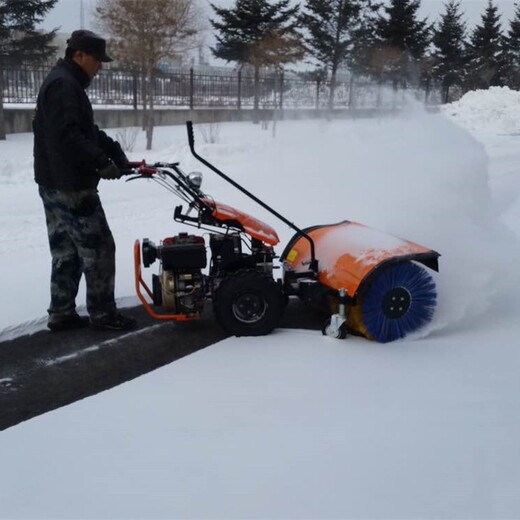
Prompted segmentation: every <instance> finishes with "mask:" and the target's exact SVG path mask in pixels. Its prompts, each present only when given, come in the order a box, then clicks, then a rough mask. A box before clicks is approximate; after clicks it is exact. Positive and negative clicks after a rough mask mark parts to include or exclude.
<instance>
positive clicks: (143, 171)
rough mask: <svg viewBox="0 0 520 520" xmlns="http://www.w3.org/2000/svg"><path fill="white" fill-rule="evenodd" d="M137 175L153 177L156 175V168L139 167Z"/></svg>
mask: <svg viewBox="0 0 520 520" xmlns="http://www.w3.org/2000/svg"><path fill="white" fill-rule="evenodd" d="M139 173H140V174H141V175H155V174H156V173H157V169H156V168H148V167H147V166H141V167H140V168H139Z"/></svg>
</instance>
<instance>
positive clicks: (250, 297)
mask: <svg viewBox="0 0 520 520" xmlns="http://www.w3.org/2000/svg"><path fill="white" fill-rule="evenodd" d="M266 307H267V306H266V303H265V300H264V299H263V298H262V297H260V296H259V295H258V294H253V293H246V294H242V295H240V296H239V297H238V298H237V299H236V300H235V302H234V303H233V314H234V316H235V318H236V319H237V320H239V321H241V322H243V323H254V322H256V321H258V320H260V319H261V318H262V316H263V315H264V314H265V311H266Z"/></svg>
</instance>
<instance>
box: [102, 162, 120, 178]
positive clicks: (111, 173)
mask: <svg viewBox="0 0 520 520" xmlns="http://www.w3.org/2000/svg"><path fill="white" fill-rule="evenodd" d="M98 174H99V176H100V177H101V178H102V179H109V180H113V179H120V178H121V171H120V170H119V168H118V167H117V166H116V165H115V164H114V163H113V162H112V161H110V162H109V163H107V164H106V166H103V167H102V168H100V169H99V170H98Z"/></svg>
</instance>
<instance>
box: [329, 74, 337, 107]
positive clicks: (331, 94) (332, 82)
mask: <svg viewBox="0 0 520 520" xmlns="http://www.w3.org/2000/svg"><path fill="white" fill-rule="evenodd" d="M336 76H337V70H336V69H333V70H332V71H331V74H330V89H329V110H330V111H331V112H332V110H334V94H335V92H336Z"/></svg>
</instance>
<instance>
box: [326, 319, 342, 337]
mask: <svg viewBox="0 0 520 520" xmlns="http://www.w3.org/2000/svg"><path fill="white" fill-rule="evenodd" d="M321 333H322V334H323V335H324V336H328V337H329V338H334V339H345V338H346V337H347V334H348V327H347V324H346V323H343V325H341V326H340V327H339V329H338V330H337V331H336V332H335V334H331V333H330V318H328V319H327V321H325V323H324V324H323V327H322V329H321Z"/></svg>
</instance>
